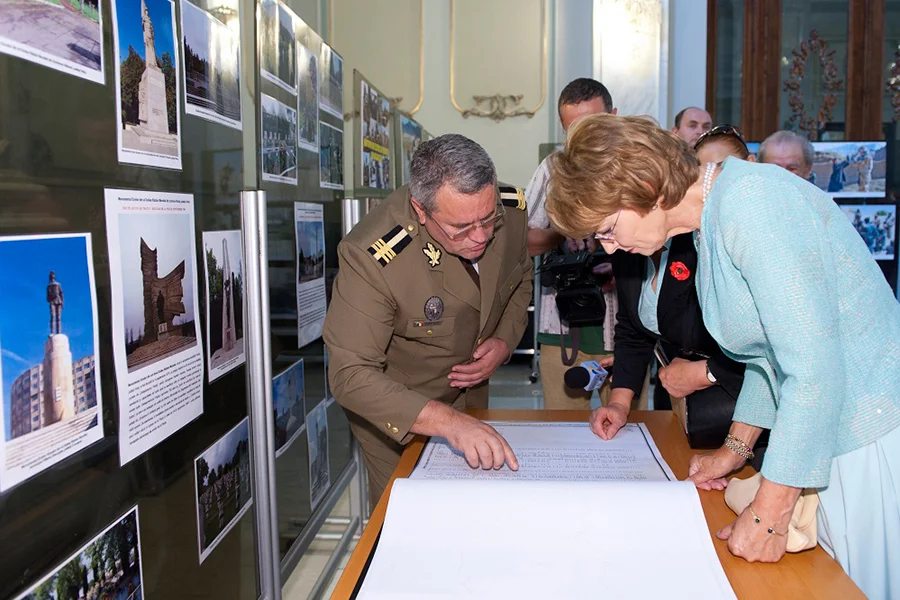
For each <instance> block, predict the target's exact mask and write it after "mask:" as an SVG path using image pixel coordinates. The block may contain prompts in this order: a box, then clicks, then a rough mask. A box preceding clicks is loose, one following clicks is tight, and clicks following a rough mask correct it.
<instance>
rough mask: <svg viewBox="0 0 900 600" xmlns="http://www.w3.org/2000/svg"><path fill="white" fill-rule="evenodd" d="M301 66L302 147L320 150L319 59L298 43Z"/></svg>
mask: <svg viewBox="0 0 900 600" xmlns="http://www.w3.org/2000/svg"><path fill="white" fill-rule="evenodd" d="M297 53H298V55H299V58H298V60H297V64H298V66H299V67H300V84H299V86H298V87H299V93H298V94H297V113H298V118H299V130H300V132H299V133H300V135H299V138H300V141H299V144H300V147H301V148H303V149H304V150H309V151H310V152H318V151H319V59H318V57H317V56H316V55H315V54H313V53H312V52H310V51H309V48H307V47H306V46H304V45H303V44H297Z"/></svg>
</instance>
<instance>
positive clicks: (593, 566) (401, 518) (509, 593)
mask: <svg viewBox="0 0 900 600" xmlns="http://www.w3.org/2000/svg"><path fill="white" fill-rule="evenodd" d="M359 598H364V599H367V600H371V599H380V598H391V599H394V600H396V599H398V598H399V599H404V598H410V599H412V598H415V599H417V600H422V599H427V598H485V599H488V598H489V599H491V600H495V599H499V598H516V599H530V598H540V599H546V598H632V599H633V598H653V599H654V600H655V599H658V598H666V599H667V600H668V599H679V598H684V599H689V600H706V599H723V598H727V599H734V598H735V595H734V592H733V591H732V589H731V586H730V584H729V583H728V579H727V578H726V577H725V573H724V571H723V570H722V566H721V564H720V563H719V560H718V557H717V556H716V553H715V549H714V547H713V545H712V540H711V538H710V533H709V529H708V528H707V525H706V520H705V519H704V517H703V511H702V509H701V507H700V499H699V497H698V495H697V491H696V489H695V488H694V486H693V484H691V483H690V482H665V483H663V482H649V483H637V482H562V481H518V482H514V481H425V480H410V479H399V480H397V481H396V482H395V483H394V487H393V491H392V492H391V498H390V503H389V504H388V510H387V515H386V518H385V523H384V529H383V530H382V533H381V537H380V539H379V541H378V547H377V549H376V552H375V556H374V557H373V559H372V564H371V566H370V567H369V570H368V573H367V575H366V579H365V581H364V583H363V586H362V589H361V591H360V594H359Z"/></svg>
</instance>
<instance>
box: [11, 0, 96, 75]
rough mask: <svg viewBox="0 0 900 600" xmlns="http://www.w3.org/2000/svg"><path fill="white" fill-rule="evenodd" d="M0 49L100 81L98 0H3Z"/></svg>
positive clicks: (50, 66)
mask: <svg viewBox="0 0 900 600" xmlns="http://www.w3.org/2000/svg"><path fill="white" fill-rule="evenodd" d="M0 53H3V54H9V55H10V56H15V57H18V58H21V59H24V60H28V61H31V62H34V63H37V64H39V65H42V66H45V67H48V68H50V69H54V70H56V71H60V72H62V73H68V74H69V75H74V76H76V77H81V78H82V79H87V80H88V81H93V82H94V83H99V84H101V85H102V84H103V83H104V78H103V19H102V18H101V8H100V0H4V1H3V3H2V8H0Z"/></svg>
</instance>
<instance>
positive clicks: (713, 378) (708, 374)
mask: <svg viewBox="0 0 900 600" xmlns="http://www.w3.org/2000/svg"><path fill="white" fill-rule="evenodd" d="M706 378H707V379H709V382H710V383H711V384H713V385H715V384H716V383H718V380H717V379H716V376H715V375H713V374H712V371H710V370H709V361H706Z"/></svg>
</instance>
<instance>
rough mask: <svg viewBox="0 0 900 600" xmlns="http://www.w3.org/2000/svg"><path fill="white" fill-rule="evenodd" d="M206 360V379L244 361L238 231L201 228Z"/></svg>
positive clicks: (242, 291)
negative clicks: (204, 292) (204, 272)
mask: <svg viewBox="0 0 900 600" xmlns="http://www.w3.org/2000/svg"><path fill="white" fill-rule="evenodd" d="M203 259H204V265H205V267H206V360H207V364H208V365H209V381H214V380H215V379H218V378H219V377H221V376H222V375H224V374H225V373H228V372H229V371H231V370H233V369H235V368H237V367H239V366H240V365H242V364H244V360H245V358H244V266H243V257H242V256H241V232H240V230H234V231H204V232H203Z"/></svg>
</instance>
